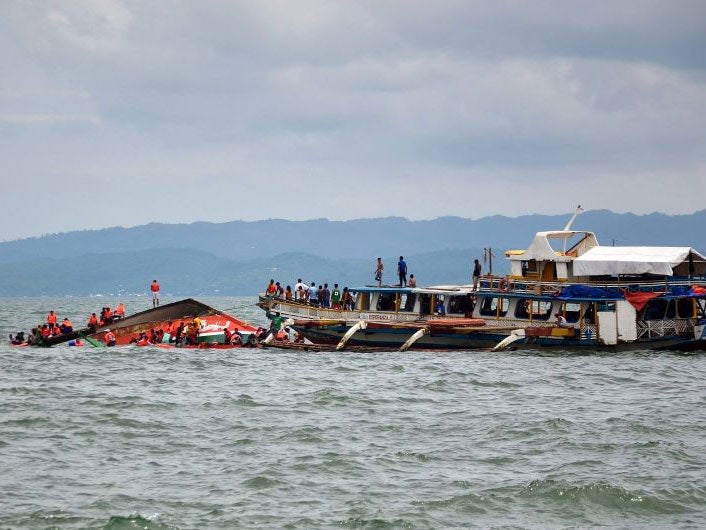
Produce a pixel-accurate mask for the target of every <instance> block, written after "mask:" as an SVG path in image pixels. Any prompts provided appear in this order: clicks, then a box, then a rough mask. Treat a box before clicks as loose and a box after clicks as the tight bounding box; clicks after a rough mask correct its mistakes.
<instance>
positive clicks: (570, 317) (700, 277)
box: [258, 215, 706, 350]
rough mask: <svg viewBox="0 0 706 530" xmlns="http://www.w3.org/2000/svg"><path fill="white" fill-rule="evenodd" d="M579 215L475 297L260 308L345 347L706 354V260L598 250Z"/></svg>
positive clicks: (400, 295)
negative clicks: (576, 224) (579, 224)
mask: <svg viewBox="0 0 706 530" xmlns="http://www.w3.org/2000/svg"><path fill="white" fill-rule="evenodd" d="M575 217H576V215H574V216H573V217H572V219H571V220H570V221H569V223H567V225H566V227H565V228H564V229H563V230H556V231H546V232H538V233H537V234H536V235H535V237H534V239H533V241H532V242H531V244H530V245H529V247H527V248H526V249H524V250H509V251H507V252H506V253H505V257H506V258H507V259H508V260H509V264H510V274H509V275H507V276H503V277H495V276H492V275H486V276H484V277H482V278H481V280H480V282H479V284H478V285H477V286H476V289H474V288H473V286H472V285H437V286H431V287H418V288H407V287H399V286H383V287H376V286H365V287H359V288H354V289H351V291H352V292H353V293H355V296H356V300H355V305H354V307H353V308H351V309H345V310H341V309H332V308H324V307H318V306H311V305H307V304H305V303H299V302H294V301H288V300H283V299H278V298H271V297H268V296H266V295H264V294H263V295H260V298H259V302H258V305H259V306H260V307H261V308H262V309H264V310H265V311H266V312H267V314H268V316H270V317H274V316H275V315H278V316H280V317H282V318H289V319H292V321H293V324H292V327H293V328H294V329H295V330H296V331H298V332H299V333H301V334H302V335H303V336H305V337H306V338H308V339H310V340H311V341H313V342H314V343H319V344H321V343H325V344H337V345H338V347H339V348H340V347H343V345H344V344H345V343H348V344H354V345H365V346H379V347H394V348H400V349H407V348H410V347H415V348H452V349H476V348H484V349H485V348H492V349H503V348H507V347H510V346H511V345H513V346H522V347H553V348H559V349H579V348H585V349H604V348H606V349H616V350H630V349H706V258H705V257H704V255H703V254H701V253H700V252H698V251H696V250H695V249H693V248H691V247H613V246H610V247H606V246H600V245H599V244H598V239H597V238H596V235H595V234H594V233H593V232H589V231H583V230H572V229H571V224H572V223H573V221H574V219H575ZM442 307H443V310H442V311H438V310H437V309H441V308H442ZM439 312H442V313H443V315H439Z"/></svg>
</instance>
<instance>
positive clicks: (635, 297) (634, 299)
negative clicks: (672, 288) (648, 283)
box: [623, 291, 664, 311]
mask: <svg viewBox="0 0 706 530" xmlns="http://www.w3.org/2000/svg"><path fill="white" fill-rule="evenodd" d="M623 293H624V294H625V299H626V300H627V301H628V302H630V303H631V304H632V305H633V307H634V308H635V309H636V310H637V311H639V310H640V309H642V308H643V307H645V305H646V304H647V302H649V301H650V300H652V299H653V298H657V297H658V296H662V295H663V294H664V293H642V292H641V293H631V292H629V291H623Z"/></svg>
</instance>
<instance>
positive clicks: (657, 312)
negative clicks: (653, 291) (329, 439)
mask: <svg viewBox="0 0 706 530" xmlns="http://www.w3.org/2000/svg"><path fill="white" fill-rule="evenodd" d="M666 309H667V300H665V299H664V298H653V299H652V300H650V301H649V302H647V305H645V309H644V313H643V317H642V318H643V319H644V320H662V319H663V318H664V313H665V311H666Z"/></svg>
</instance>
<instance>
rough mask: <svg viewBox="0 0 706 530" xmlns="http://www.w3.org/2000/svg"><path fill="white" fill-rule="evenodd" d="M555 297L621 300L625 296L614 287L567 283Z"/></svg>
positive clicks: (560, 298)
mask: <svg viewBox="0 0 706 530" xmlns="http://www.w3.org/2000/svg"><path fill="white" fill-rule="evenodd" d="M557 298H558V299H559V300H575V299H581V300H622V299H623V298H625V296H624V295H623V293H622V292H621V291H618V290H615V289H604V288H602V287H589V286H588V285H567V286H565V287H562V289H561V292H560V293H559V294H558V295H557Z"/></svg>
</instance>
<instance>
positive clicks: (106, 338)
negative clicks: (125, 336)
mask: <svg viewBox="0 0 706 530" xmlns="http://www.w3.org/2000/svg"><path fill="white" fill-rule="evenodd" d="M103 342H105V345H106V346H115V344H116V340H115V335H114V334H113V332H112V331H110V330H109V329H106V330H105V335H103Z"/></svg>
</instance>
